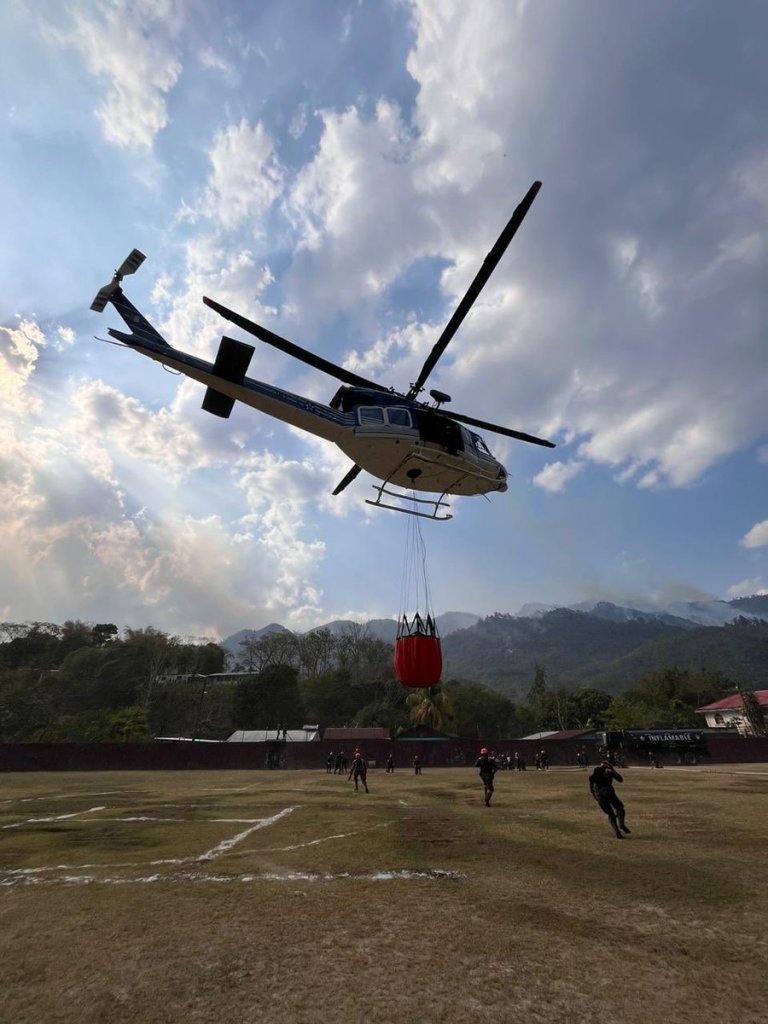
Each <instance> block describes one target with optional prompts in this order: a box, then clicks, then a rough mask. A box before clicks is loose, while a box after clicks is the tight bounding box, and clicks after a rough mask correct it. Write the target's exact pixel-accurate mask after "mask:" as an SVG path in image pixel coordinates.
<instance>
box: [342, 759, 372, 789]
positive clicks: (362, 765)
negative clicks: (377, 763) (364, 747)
mask: <svg viewBox="0 0 768 1024" xmlns="http://www.w3.org/2000/svg"><path fill="white" fill-rule="evenodd" d="M353 777H354V780H355V792H357V789H358V783H360V782H362V784H363V789H364V790H365V792H366V793H367V792H368V765H367V764H366V761H365V758H364V757H363V755H362V754H361V753H360V751H359V750H356V751H355V756H354V757H353V758H352V767H351V768H350V769H349V775H348V776H347V782H349V780H350V779H351V778H353Z"/></svg>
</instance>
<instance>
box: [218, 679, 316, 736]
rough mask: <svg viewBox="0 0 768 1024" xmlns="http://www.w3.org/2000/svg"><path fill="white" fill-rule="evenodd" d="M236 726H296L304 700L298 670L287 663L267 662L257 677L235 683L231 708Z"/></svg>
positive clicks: (254, 727) (298, 723)
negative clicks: (271, 663)
mask: <svg viewBox="0 0 768 1024" xmlns="http://www.w3.org/2000/svg"><path fill="white" fill-rule="evenodd" d="M232 713H233V718H234V723H235V728H237V729H274V728H276V727H277V725H278V724H281V725H286V726H287V725H288V724H289V723H292V724H293V725H295V726H299V725H301V724H302V723H303V720H304V702H303V701H302V698H301V693H300V691H299V685H298V672H297V671H296V669H295V668H292V667H291V666H290V665H270V666H269V667H268V668H265V669H264V670H263V671H262V672H260V673H259V674H258V675H257V676H250V677H249V678H248V679H244V680H242V681H241V682H239V683H237V685H236V687H235V694H234V700H233V708H232Z"/></svg>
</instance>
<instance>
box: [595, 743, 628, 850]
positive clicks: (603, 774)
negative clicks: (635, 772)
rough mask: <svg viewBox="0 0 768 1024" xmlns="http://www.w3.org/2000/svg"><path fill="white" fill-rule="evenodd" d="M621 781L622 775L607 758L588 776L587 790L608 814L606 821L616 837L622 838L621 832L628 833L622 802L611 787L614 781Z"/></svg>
mask: <svg viewBox="0 0 768 1024" xmlns="http://www.w3.org/2000/svg"><path fill="white" fill-rule="evenodd" d="M623 781H624V779H623V777H622V776H621V775H619V773H618V772H617V771H616V769H615V768H614V767H613V765H612V764H611V762H610V761H608V760H607V759H604V760H602V761H601V762H600V764H599V765H598V766H597V768H595V769H594V771H593V772H592V774H591V775H590V776H589V791H590V793H591V794H592V796H593V797H594V798H595V800H597V802H598V804H600V809H601V810H602V811H605V813H606V814H607V815H608V821H609V822H610V823H611V828H612V829H613V831H614V832H615V833H616V838H617V839H623V838H624V836H623V835H622V834H621V833H622V832H627V833H629V829H628V828H627V826H626V824H625V823H624V804H623V803H622V802H621V800H619V798H618V797H617V796H616V791H615V790H614V788H613V784H614V782H623Z"/></svg>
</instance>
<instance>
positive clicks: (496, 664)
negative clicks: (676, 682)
mask: <svg viewBox="0 0 768 1024" xmlns="http://www.w3.org/2000/svg"><path fill="white" fill-rule="evenodd" d="M443 656H444V664H445V674H446V675H447V676H449V677H454V678H457V679H464V678H468V679H474V680H476V681H478V682H482V683H486V684H487V685H489V686H492V687H493V688H494V689H497V690H499V692H501V693H505V694H507V695H509V696H513V697H514V696H518V697H519V696H523V695H524V694H525V693H527V691H528V689H529V687H530V681H531V679H532V678H533V672H534V669H535V667H536V665H540V666H542V668H543V669H544V670H545V672H546V675H547V680H548V681H549V684H550V685H551V686H555V687H565V688H566V689H573V688H576V687H579V686H598V687H600V688H601V689H604V690H606V691H607V692H609V693H611V694H620V693H622V692H624V691H625V690H627V689H628V688H629V687H630V686H631V685H632V684H633V683H634V681H635V680H637V679H638V677H640V676H642V675H644V674H645V673H648V672H653V671H657V670H663V669H666V668H670V667H673V666H675V667H678V668H682V669H691V670H696V671H698V670H701V669H703V670H705V671H707V672H711V673H714V674H722V675H725V676H728V677H730V678H733V679H738V680H740V681H741V682H743V684H744V685H745V686H752V687H757V688H762V687H765V686H768V622H765V621H761V620H753V619H739V620H737V621H736V622H734V623H733V624H731V625H728V626H711V627H701V628H695V627H691V624H690V623H685V624H682V625H679V626H677V625H670V624H669V623H668V622H665V621H662V620H661V619H653V618H650V619H647V620H639V619H633V620H630V621H618V622H617V621H610V620H608V619H605V618H601V617H598V616H595V615H593V614H589V613H586V612H576V611H571V610H569V609H566V608H558V609H557V610H555V611H551V612H548V613H546V614H544V615H541V616H537V617H533V618H516V617H514V616H511V615H491V616H489V617H488V618H486V619H482V620H481V621H480V622H478V623H477V625H475V626H472V627H471V628H470V629H465V630H462V631H460V632H458V633H453V634H452V635H451V636H448V637H446V638H445V639H444V640H443Z"/></svg>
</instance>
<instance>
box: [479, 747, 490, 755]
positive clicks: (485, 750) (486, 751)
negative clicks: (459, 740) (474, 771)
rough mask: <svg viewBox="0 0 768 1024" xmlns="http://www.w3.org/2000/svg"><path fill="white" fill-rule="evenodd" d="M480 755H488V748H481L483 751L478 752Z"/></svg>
mask: <svg viewBox="0 0 768 1024" xmlns="http://www.w3.org/2000/svg"><path fill="white" fill-rule="evenodd" d="M480 753H481V754H487V753H488V747H483V749H482V750H481V751H480Z"/></svg>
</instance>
